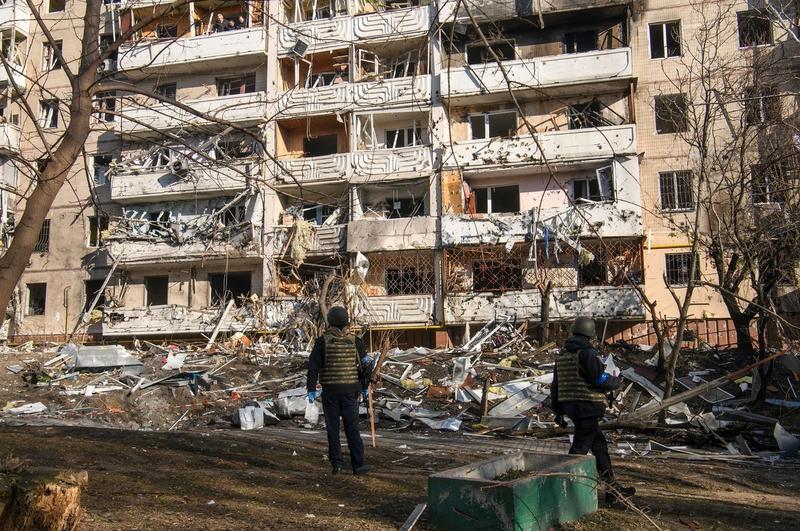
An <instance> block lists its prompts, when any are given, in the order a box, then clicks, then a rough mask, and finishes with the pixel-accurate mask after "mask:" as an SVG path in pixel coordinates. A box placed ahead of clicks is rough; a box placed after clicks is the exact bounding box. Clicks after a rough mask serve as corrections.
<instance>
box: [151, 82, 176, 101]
mask: <svg viewBox="0 0 800 531" xmlns="http://www.w3.org/2000/svg"><path fill="white" fill-rule="evenodd" d="M155 93H156V94H158V95H159V96H161V97H162V98H165V99H168V100H174V99H177V97H178V84H177V83H175V82H172V83H161V84H159V85H156V88H155Z"/></svg>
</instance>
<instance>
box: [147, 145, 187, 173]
mask: <svg viewBox="0 0 800 531" xmlns="http://www.w3.org/2000/svg"><path fill="white" fill-rule="evenodd" d="M177 155H180V153H178V152H176V151H174V150H172V149H170V148H168V147H161V148H158V149H156V150H154V151H153V152H151V153H150V156H149V159H148V164H145V166H148V167H152V168H163V167H165V166H167V165H169V163H170V162H172V160H173V158H175V157H176V156H177Z"/></svg>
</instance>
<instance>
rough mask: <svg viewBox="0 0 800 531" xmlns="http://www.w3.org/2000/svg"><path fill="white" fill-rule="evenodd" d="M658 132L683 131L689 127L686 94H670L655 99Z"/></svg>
mask: <svg viewBox="0 0 800 531" xmlns="http://www.w3.org/2000/svg"><path fill="white" fill-rule="evenodd" d="M654 109H655V116H656V133H658V134H660V135H661V134H667V133H682V132H684V131H686V129H687V111H688V102H687V101H686V95H685V94H668V95H664V96H656V97H655V99H654Z"/></svg>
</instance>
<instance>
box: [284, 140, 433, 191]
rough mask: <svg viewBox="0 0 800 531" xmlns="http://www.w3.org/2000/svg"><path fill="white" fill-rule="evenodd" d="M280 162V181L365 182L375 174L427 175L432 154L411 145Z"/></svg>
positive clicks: (431, 162) (423, 147)
mask: <svg viewBox="0 0 800 531" xmlns="http://www.w3.org/2000/svg"><path fill="white" fill-rule="evenodd" d="M280 165H281V167H280V168H278V179H279V180H280V181H281V182H282V183H283V184H294V185H297V184H300V185H304V184H315V183H329V182H367V181H370V180H374V178H375V177H374V176H375V175H376V174H380V175H382V176H386V177H391V178H393V179H408V178H414V177H423V176H428V175H430V173H431V172H432V171H433V153H432V151H431V148H430V146H412V147H407V148H398V149H376V150H372V151H354V152H351V153H336V154H334V155H325V156H322V157H304V158H298V159H283V160H281V161H280Z"/></svg>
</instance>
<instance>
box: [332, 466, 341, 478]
mask: <svg viewBox="0 0 800 531" xmlns="http://www.w3.org/2000/svg"><path fill="white" fill-rule="evenodd" d="M341 473H342V465H333V469H332V470H331V474H332V475H334V476H335V475H336V474H341Z"/></svg>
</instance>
